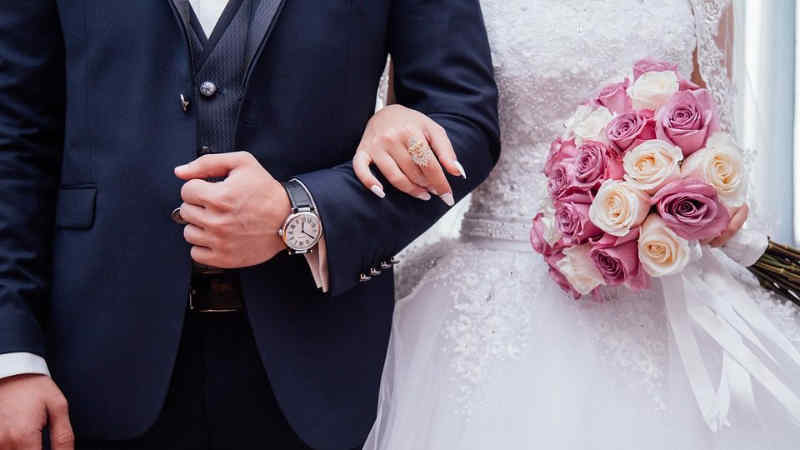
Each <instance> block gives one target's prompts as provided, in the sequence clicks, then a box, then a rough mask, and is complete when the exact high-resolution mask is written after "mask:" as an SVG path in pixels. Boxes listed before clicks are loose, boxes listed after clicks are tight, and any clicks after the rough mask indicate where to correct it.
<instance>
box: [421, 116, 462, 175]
mask: <svg viewBox="0 0 800 450" xmlns="http://www.w3.org/2000/svg"><path fill="white" fill-rule="evenodd" d="M424 131H425V135H426V136H427V137H428V142H430V144H431V148H432V149H433V152H434V153H436V157H437V158H439V162H440V163H441V164H442V166H444V168H445V169H447V172H448V173H449V174H450V175H453V176H456V177H461V178H463V179H465V180H466V179H467V172H466V171H465V170H464V166H462V165H461V163H460V162H458V157H457V156H456V152H455V150H453V144H452V143H451V142H450V138H448V137H447V132H446V131H445V130H444V128H442V126H441V125H439V124H438V123H436V122H434V121H433V120H432V119H430V118H429V117H427V116H425V127H424Z"/></svg>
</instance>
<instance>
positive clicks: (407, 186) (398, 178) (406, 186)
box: [375, 153, 431, 200]
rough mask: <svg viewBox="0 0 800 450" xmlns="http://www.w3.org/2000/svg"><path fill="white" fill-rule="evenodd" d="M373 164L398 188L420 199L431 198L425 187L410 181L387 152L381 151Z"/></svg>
mask: <svg viewBox="0 0 800 450" xmlns="http://www.w3.org/2000/svg"><path fill="white" fill-rule="evenodd" d="M375 166H377V167H378V170H380V171H381V173H382V174H383V176H384V177H386V180H387V181H389V183H391V184H392V186H394V187H395V188H397V189H398V190H400V191H402V192H405V193H406V194H408V195H410V196H412V197H416V198H418V199H420V200H430V199H431V194H429V193H428V191H427V190H426V189H425V188H422V187H420V186H417V185H415V184H414V183H412V182H411V180H409V179H408V177H407V176H406V175H405V174H404V173H403V171H402V170H400V167H398V165H397V163H396V162H395V160H394V159H392V157H391V156H389V155H388V154H386V153H382V154H381V155H380V156H379V157H378V158H377V159H375Z"/></svg>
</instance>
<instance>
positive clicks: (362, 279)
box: [358, 273, 372, 283]
mask: <svg viewBox="0 0 800 450" xmlns="http://www.w3.org/2000/svg"><path fill="white" fill-rule="evenodd" d="M371 279H372V277H370V276H368V275H366V274H363V273H362V274H361V275H359V277H358V281H360V282H361V283H364V282H366V281H369V280H371Z"/></svg>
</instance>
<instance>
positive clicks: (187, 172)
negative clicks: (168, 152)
mask: <svg viewBox="0 0 800 450" xmlns="http://www.w3.org/2000/svg"><path fill="white" fill-rule="evenodd" d="M252 160H253V155H251V154H250V153H247V152H233V153H219V154H214V155H203V156H201V157H199V158H197V159H195V160H194V161H192V162H190V163H188V164H184V165H182V166H178V167H176V168H175V175H176V176H177V177H178V178H180V179H182V180H191V179H193V178H219V177H225V176H227V175H228V173H230V172H231V171H232V170H233V169H235V168H237V167H239V166H242V165H245V164H247V163H249V162H251V161H252Z"/></svg>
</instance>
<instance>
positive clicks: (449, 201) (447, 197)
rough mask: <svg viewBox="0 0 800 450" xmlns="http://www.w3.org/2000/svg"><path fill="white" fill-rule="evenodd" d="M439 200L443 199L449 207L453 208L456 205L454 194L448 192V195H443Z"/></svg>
mask: <svg viewBox="0 0 800 450" xmlns="http://www.w3.org/2000/svg"><path fill="white" fill-rule="evenodd" d="M439 198H441V199H442V201H443V202H444V203H445V204H446V205H447V206H453V205H455V204H456V201H455V200H454V199H453V194H451V193H450V192H448V193H447V194H443V195H441V196H439Z"/></svg>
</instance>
